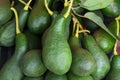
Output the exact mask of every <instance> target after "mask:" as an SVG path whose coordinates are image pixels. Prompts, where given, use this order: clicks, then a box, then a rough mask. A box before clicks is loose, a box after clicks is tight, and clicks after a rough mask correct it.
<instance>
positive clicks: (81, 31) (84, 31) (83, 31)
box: [79, 30, 90, 33]
mask: <svg viewBox="0 0 120 80" xmlns="http://www.w3.org/2000/svg"><path fill="white" fill-rule="evenodd" d="M86 32H87V33H90V31H89V30H80V31H79V33H86Z"/></svg>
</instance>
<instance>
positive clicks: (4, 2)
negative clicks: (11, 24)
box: [0, 0, 12, 26]
mask: <svg viewBox="0 0 120 80" xmlns="http://www.w3.org/2000/svg"><path fill="white" fill-rule="evenodd" d="M11 17H12V11H11V10H10V1H9V0H0V26H1V25H3V24H5V23H6V22H8V21H9V20H10V19H11Z"/></svg>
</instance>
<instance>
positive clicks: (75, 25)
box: [72, 14, 90, 37]
mask: <svg viewBox="0 0 120 80" xmlns="http://www.w3.org/2000/svg"><path fill="white" fill-rule="evenodd" d="M72 16H73V18H72V20H73V35H74V31H75V27H77V29H76V33H75V35H76V37H77V36H78V34H79V33H81V32H83V34H84V35H85V36H86V35H87V33H90V31H89V30H85V29H84V28H83V27H82V25H81V24H80V22H79V21H78V19H77V18H76V16H75V15H74V14H72ZM78 28H79V29H80V30H79V29H78ZM86 32H87V33H86Z"/></svg>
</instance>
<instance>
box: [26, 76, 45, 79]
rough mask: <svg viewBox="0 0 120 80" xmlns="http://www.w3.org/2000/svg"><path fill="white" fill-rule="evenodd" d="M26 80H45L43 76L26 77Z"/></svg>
mask: <svg viewBox="0 0 120 80" xmlns="http://www.w3.org/2000/svg"><path fill="white" fill-rule="evenodd" d="M24 80H44V79H43V76H41V77H25V78H24Z"/></svg>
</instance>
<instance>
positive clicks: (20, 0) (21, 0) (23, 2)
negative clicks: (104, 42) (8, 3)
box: [19, 0, 32, 9]
mask: <svg viewBox="0 0 120 80" xmlns="http://www.w3.org/2000/svg"><path fill="white" fill-rule="evenodd" d="M19 2H21V3H22V4H24V5H26V4H27V3H26V2H25V1H23V0H19ZM29 9H32V7H31V6H29Z"/></svg>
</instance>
